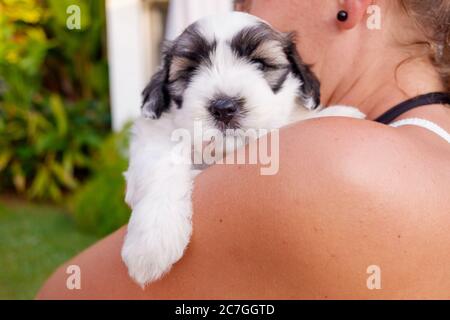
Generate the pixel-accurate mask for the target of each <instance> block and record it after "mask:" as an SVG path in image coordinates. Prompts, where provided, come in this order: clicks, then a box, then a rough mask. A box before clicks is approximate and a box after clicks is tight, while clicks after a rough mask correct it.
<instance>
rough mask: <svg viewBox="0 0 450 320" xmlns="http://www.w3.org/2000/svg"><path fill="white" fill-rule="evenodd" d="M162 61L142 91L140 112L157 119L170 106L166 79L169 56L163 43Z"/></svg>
mask: <svg viewBox="0 0 450 320" xmlns="http://www.w3.org/2000/svg"><path fill="white" fill-rule="evenodd" d="M162 61H163V62H162V65H161V66H160V67H159V70H158V71H157V72H156V73H155V74H154V75H153V77H152V78H151V80H150V82H149V84H148V85H147V86H146V87H145V89H144V91H143V92H142V97H143V101H142V106H141V112H142V115H143V116H144V117H145V118H151V119H159V118H160V117H161V114H162V113H163V112H164V111H167V110H168V109H169V107H170V102H171V96H170V92H169V89H168V81H169V69H170V63H171V58H170V45H169V44H165V47H164V50H163V56H162Z"/></svg>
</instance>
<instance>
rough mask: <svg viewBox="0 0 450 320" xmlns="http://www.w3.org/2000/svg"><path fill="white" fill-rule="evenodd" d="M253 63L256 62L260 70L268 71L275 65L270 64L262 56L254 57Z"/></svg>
mask: <svg viewBox="0 0 450 320" xmlns="http://www.w3.org/2000/svg"><path fill="white" fill-rule="evenodd" d="M251 62H252V63H253V64H255V65H256V66H257V67H258V69H259V70H261V71H267V70H268V69H273V66H271V65H269V64H268V63H267V62H266V61H264V59H261V58H253V59H252V60H251Z"/></svg>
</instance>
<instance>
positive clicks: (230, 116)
mask: <svg viewBox="0 0 450 320" xmlns="http://www.w3.org/2000/svg"><path fill="white" fill-rule="evenodd" d="M241 108H242V101H241V100H240V99H237V98H232V97H220V98H217V99H214V100H212V101H211V103H210V105H209V108H208V110H209V112H210V113H211V115H212V116H213V118H214V120H216V121H217V122H218V123H223V124H224V125H226V126H229V125H230V124H232V123H233V120H235V118H236V116H237V115H238V114H239V112H240V111H241Z"/></svg>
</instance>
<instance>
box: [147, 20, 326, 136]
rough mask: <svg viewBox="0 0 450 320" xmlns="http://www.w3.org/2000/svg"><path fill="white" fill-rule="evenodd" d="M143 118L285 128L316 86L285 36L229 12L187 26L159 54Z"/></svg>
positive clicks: (311, 104) (312, 99)
mask: <svg viewBox="0 0 450 320" xmlns="http://www.w3.org/2000/svg"><path fill="white" fill-rule="evenodd" d="M143 94H144V103H143V106H142V109H143V110H142V111H143V114H144V116H146V117H151V118H154V119H157V118H159V117H160V116H161V115H162V113H163V112H171V113H172V112H173V113H175V114H174V119H175V121H176V122H177V124H178V125H180V126H184V127H189V126H190V123H193V122H194V121H202V126H203V128H206V129H208V128H213V129H220V130H223V131H225V129H237V128H240V129H244V130H245V129H249V128H251V129H259V128H276V127H279V126H282V125H283V124H286V123H287V122H288V119H289V117H290V115H291V114H292V113H293V112H295V110H296V109H298V108H305V110H306V109H314V108H315V107H317V106H318V105H319V103H320V96H319V82H318V81H317V79H316V77H315V76H314V75H313V73H312V72H311V71H310V70H309V68H308V66H307V65H305V64H304V63H303V62H302V60H301V58H300V57H299V56H298V54H297V52H296V49H295V44H294V42H293V39H292V36H291V35H289V34H283V33H280V32H277V31H275V30H273V29H272V28H271V27H270V26H269V25H267V24H266V23H264V22H262V21H261V20H259V19H257V18H256V17H253V16H250V15H247V14H243V13H231V14H227V15H223V16H220V17H219V16H218V17H210V18H206V19H203V20H200V21H199V22H196V23H194V24H193V25H191V26H190V27H188V28H187V29H186V30H185V31H184V33H183V34H182V35H181V36H179V37H178V38H177V39H176V40H175V41H174V42H172V43H170V44H168V45H167V46H166V48H165V50H164V56H163V64H162V66H161V68H160V70H159V71H158V72H157V73H156V74H155V75H154V76H153V78H152V80H151V82H150V83H149V85H148V86H147V87H146V89H145V90H144V93H143Z"/></svg>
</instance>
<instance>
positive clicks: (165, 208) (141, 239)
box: [122, 156, 192, 286]
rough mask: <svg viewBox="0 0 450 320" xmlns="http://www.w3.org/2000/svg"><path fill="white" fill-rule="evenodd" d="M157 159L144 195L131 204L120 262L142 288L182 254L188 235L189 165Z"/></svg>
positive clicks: (168, 268) (189, 225) (189, 210)
mask: <svg viewBox="0 0 450 320" xmlns="http://www.w3.org/2000/svg"><path fill="white" fill-rule="evenodd" d="M171 158H172V157H171V156H165V157H163V158H161V159H160V161H159V162H158V164H157V165H155V166H154V167H153V168H152V170H150V171H149V172H148V176H147V178H148V179H150V183H149V185H148V187H147V188H146V192H145V196H144V197H143V198H142V199H141V200H140V201H139V202H137V203H136V204H135V205H134V208H133V213H132V215H131V218H130V221H129V224H128V232H127V235H126V238H125V243H124V246H123V248H122V259H123V261H124V262H125V264H126V265H127V267H128V272H129V274H130V276H131V277H132V278H133V279H134V280H135V281H136V282H137V283H139V284H140V285H141V286H145V284H147V283H149V282H152V281H155V280H157V279H159V278H160V277H161V276H162V275H163V274H164V273H166V272H167V271H169V270H170V268H171V266H172V265H173V264H174V263H175V262H177V261H178V260H179V259H180V258H181V257H182V255H183V252H184V250H185V248H186V246H187V244H188V242H189V239H190V236H191V230H192V226H191V215H192V206H191V192H192V177H191V172H190V165H187V164H178V163H174V162H173V161H172V159H171Z"/></svg>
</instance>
